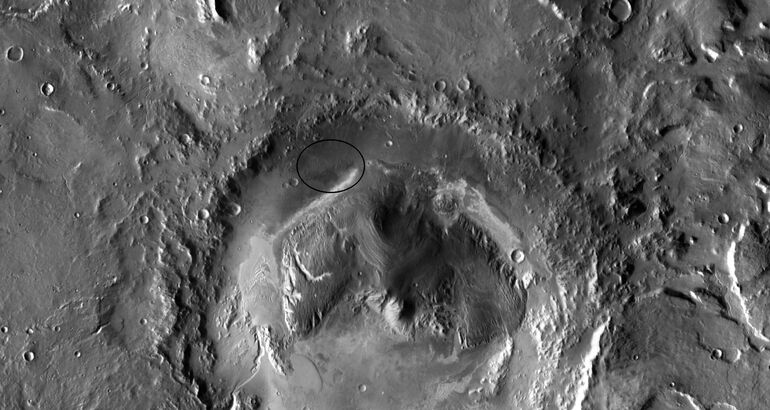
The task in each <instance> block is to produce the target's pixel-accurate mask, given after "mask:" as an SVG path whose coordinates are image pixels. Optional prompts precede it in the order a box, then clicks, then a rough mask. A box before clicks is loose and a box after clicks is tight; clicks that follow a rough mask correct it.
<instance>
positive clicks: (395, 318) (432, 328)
mask: <svg viewBox="0 0 770 410" xmlns="http://www.w3.org/2000/svg"><path fill="white" fill-rule="evenodd" d="M383 175H384V174H383ZM384 178H385V180H384V182H383V183H382V184H380V185H377V186H375V187H373V188H371V189H370V190H369V191H368V192H362V193H359V195H356V196H351V197H348V198H345V199H343V200H341V201H339V202H338V203H335V204H334V205H333V206H328V207H326V208H324V209H320V210H318V212H316V213H313V214H310V215H308V216H307V217H306V218H305V219H304V220H302V221H301V222H299V223H298V224H297V225H296V226H295V227H293V228H292V229H291V230H289V232H288V233H287V235H286V237H285V238H283V240H282V245H281V271H282V274H283V277H284V280H285V281H284V314H285V320H286V324H287V326H288V328H289V329H290V330H291V332H292V333H294V334H295V335H297V336H300V337H304V336H308V335H311V334H312V333H313V332H314V330H316V329H317V328H318V327H319V325H320V324H322V322H323V320H324V318H326V317H327V316H329V315H330V314H332V313H333V311H334V309H335V308H338V307H339V305H340V304H343V303H348V302H345V301H346V300H354V301H355V300H356V298H350V297H347V296H349V295H355V294H363V295H366V296H365V297H364V302H365V303H366V305H368V306H369V307H370V308H371V309H373V310H374V311H376V312H379V313H380V315H381V316H382V318H383V319H384V321H385V322H386V323H387V324H388V325H389V326H390V327H391V328H392V330H393V331H395V332H397V333H399V334H402V335H405V336H410V337H419V336H429V337H432V338H437V339H441V340H442V341H444V342H448V343H449V342H451V341H452V340H453V339H454V337H455V336H456V337H457V338H458V340H459V341H460V343H461V347H462V348H469V347H474V346H478V345H480V344H483V343H485V342H489V341H491V340H494V339H495V338H496V337H498V336H500V335H504V334H511V333H513V332H514V331H515V330H516V329H517V328H518V326H519V325H520V323H521V321H522V319H523V316H524V306H525V302H526V300H525V299H526V296H525V294H524V291H523V289H522V288H521V286H520V285H519V283H518V281H517V280H516V278H515V276H514V271H513V267H512V265H511V261H510V259H509V256H508V252H503V251H501V249H500V247H499V246H498V244H497V243H496V242H495V241H494V240H493V239H492V238H491V237H490V235H489V233H488V232H487V229H486V228H485V227H484V226H482V225H481V224H479V221H476V220H474V219H473V218H471V217H469V216H468V215H467V214H466V213H465V211H464V209H465V208H467V206H468V203H469V202H473V201H474V200H475V199H473V198H472V197H471V195H469V194H467V193H466V190H465V188H460V187H459V186H460V185H461V184H456V185H457V187H454V188H452V187H447V186H440V185H439V179H438V178H437V177H435V176H430V175H427V176H426V175H424V174H418V175H405V173H404V172H390V173H389V174H388V175H387V177H384ZM354 303H355V302H354Z"/></svg>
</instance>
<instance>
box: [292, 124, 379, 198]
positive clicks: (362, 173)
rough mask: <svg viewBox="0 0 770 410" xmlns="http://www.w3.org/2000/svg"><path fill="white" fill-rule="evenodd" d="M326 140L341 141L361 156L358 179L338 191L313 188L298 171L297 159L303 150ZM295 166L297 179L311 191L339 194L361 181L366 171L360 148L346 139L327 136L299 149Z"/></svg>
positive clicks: (364, 159)
mask: <svg viewBox="0 0 770 410" xmlns="http://www.w3.org/2000/svg"><path fill="white" fill-rule="evenodd" d="M328 141H334V142H341V143H343V144H345V145H348V146H350V147H352V148H353V149H354V150H356V152H357V153H358V156H359V157H361V165H362V168H361V176H359V177H358V179H357V180H356V182H354V183H353V185H351V186H349V187H347V188H345V189H342V190H339V191H324V190H322V189H318V188H315V187H313V186H311V185H310V184H308V183H307V182H306V181H305V180H304V179H303V178H302V174H301V173H300V172H299V160H300V159H301V158H302V154H304V153H305V151H306V150H307V149H308V148H310V147H312V146H313V145H315V144H318V143H321V142H328ZM295 168H296V169H297V176H298V177H299V180H300V181H302V183H303V184H305V186H306V187H308V188H310V189H312V190H313V191H316V192H321V193H323V194H339V193H340V192H345V191H347V190H348V189H350V188H353V187H354V186H356V185H358V183H359V182H361V179H363V178H364V174H365V173H366V158H364V154H362V153H361V150H359V149H358V148H356V146H355V145H353V144H351V143H349V142H347V141H343V140H338V139H334V138H328V139H325V140H318V141H315V142H313V143H312V144H310V145H308V146H306V147H305V148H303V149H302V151H300V153H299V155H298V156H297V162H296V163H295Z"/></svg>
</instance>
